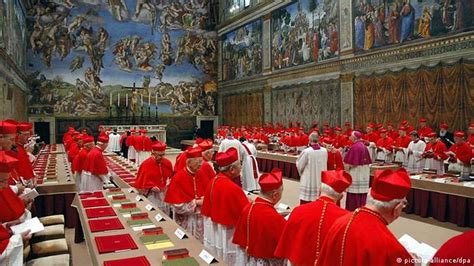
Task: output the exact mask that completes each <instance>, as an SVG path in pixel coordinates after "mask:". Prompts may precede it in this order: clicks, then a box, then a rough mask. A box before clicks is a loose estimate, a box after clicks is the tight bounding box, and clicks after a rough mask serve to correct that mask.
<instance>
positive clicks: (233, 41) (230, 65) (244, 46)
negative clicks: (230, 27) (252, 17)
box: [222, 19, 262, 80]
mask: <svg viewBox="0 0 474 266" xmlns="http://www.w3.org/2000/svg"><path fill="white" fill-rule="evenodd" d="M260 73H262V20H261V19H258V20H256V21H253V22H251V23H248V24H247V25H245V26H242V27H240V28H238V29H236V30H234V31H232V32H229V33H227V34H226V35H224V36H223V41H222V79H223V80H234V79H239V78H243V77H249V76H253V75H256V74H260Z"/></svg>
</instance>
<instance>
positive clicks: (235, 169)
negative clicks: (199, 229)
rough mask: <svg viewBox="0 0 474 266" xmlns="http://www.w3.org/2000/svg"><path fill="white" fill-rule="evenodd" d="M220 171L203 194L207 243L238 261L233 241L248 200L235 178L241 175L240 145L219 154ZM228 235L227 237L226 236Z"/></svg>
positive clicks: (228, 260)
mask: <svg viewBox="0 0 474 266" xmlns="http://www.w3.org/2000/svg"><path fill="white" fill-rule="evenodd" d="M215 160H216V164H217V165H218V166H219V171H220V172H219V173H218V174H217V176H216V177H215V178H214V180H212V181H211V182H210V183H209V184H208V186H207V188H206V192H205V194H204V201H203V205H202V210H201V213H202V215H203V216H205V218H204V245H205V246H206V247H207V248H209V249H210V250H211V252H213V253H214V254H217V256H218V257H220V258H222V259H223V260H224V262H225V263H227V264H230V265H234V264H235V263H236V255H237V246H236V245H235V244H233V243H232V236H233V234H234V230H235V225H236V224H237V221H238V219H239V217H240V214H241V213H242V210H243V209H244V207H245V206H246V205H247V203H248V202H249V201H248V199H247V197H246V196H245V193H244V192H243V190H242V189H241V188H240V187H239V186H238V185H237V184H235V183H234V182H233V181H232V180H233V179H234V178H236V177H238V176H239V175H240V171H241V168H242V166H241V164H240V160H239V157H238V152H237V149H236V148H234V147H231V148H229V149H227V150H225V151H224V152H219V153H217V154H216V158H215ZM226 239H227V240H226Z"/></svg>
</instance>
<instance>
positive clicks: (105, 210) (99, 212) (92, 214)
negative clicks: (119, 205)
mask: <svg viewBox="0 0 474 266" xmlns="http://www.w3.org/2000/svg"><path fill="white" fill-rule="evenodd" d="M86 215H87V218H89V219H92V218H99V217H107V216H117V215H116V214H115V211H114V209H113V208H112V207H102V208H93V209H86Z"/></svg>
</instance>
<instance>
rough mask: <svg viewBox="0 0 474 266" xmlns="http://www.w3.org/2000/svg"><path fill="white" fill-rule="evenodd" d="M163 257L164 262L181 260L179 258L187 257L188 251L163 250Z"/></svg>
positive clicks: (184, 249) (182, 249)
mask: <svg viewBox="0 0 474 266" xmlns="http://www.w3.org/2000/svg"><path fill="white" fill-rule="evenodd" d="M163 256H164V257H165V259H166V260H172V259H181V258H186V257H189V251H188V249H186V248H178V249H171V250H165V251H164V252H163Z"/></svg>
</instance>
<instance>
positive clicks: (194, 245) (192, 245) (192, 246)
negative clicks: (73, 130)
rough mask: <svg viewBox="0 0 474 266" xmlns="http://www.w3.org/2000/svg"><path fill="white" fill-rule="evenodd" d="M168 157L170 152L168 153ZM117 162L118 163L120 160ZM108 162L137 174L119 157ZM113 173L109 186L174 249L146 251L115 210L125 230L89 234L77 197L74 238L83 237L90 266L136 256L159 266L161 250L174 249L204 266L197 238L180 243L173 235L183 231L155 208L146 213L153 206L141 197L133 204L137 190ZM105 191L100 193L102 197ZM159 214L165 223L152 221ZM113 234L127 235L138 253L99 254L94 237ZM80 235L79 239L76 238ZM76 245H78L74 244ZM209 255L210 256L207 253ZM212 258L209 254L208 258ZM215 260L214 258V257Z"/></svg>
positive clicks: (111, 157) (135, 233) (190, 237)
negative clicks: (77, 223) (77, 226)
mask: <svg viewBox="0 0 474 266" xmlns="http://www.w3.org/2000/svg"><path fill="white" fill-rule="evenodd" d="M170 152H171V153H172V152H173V151H170ZM119 158H120V159H119ZM106 159H107V160H108V161H110V162H114V163H118V164H120V165H121V166H123V168H124V169H126V170H127V171H128V172H129V173H131V174H133V175H135V174H136V167H135V166H134V164H133V163H132V162H130V161H128V160H125V159H122V158H121V157H118V156H116V155H110V156H107V158H106ZM111 173H112V182H113V184H114V185H115V186H116V187H118V188H121V191H122V193H123V194H125V196H126V198H127V199H130V200H131V201H132V202H135V203H136V204H137V207H138V208H140V209H141V210H142V211H143V212H145V211H146V212H147V213H148V215H149V218H150V219H151V220H152V222H153V224H154V225H155V226H157V227H158V226H159V227H162V228H163V231H164V233H165V234H167V235H168V237H169V238H170V240H171V242H173V244H174V245H175V247H173V248H165V249H157V250H148V249H147V248H146V247H145V245H144V244H142V243H141V242H140V239H139V236H140V233H141V232H136V231H133V230H132V229H131V228H130V227H128V225H127V222H126V221H127V219H128V218H125V217H123V216H122V215H120V214H119V213H118V212H117V211H116V209H115V208H114V210H115V211H116V213H117V218H119V220H120V222H121V223H122V225H124V229H121V230H113V231H106V232H98V233H92V232H91V230H90V227H89V224H88V219H87V216H86V213H85V209H84V207H83V205H82V202H81V200H80V199H79V197H77V196H76V197H75V198H74V201H73V203H72V205H73V206H74V207H75V208H77V212H78V214H79V221H80V224H82V227H81V228H82V232H77V230H76V237H84V239H85V241H86V244H87V248H88V251H89V255H90V256H91V258H92V263H93V265H103V263H104V261H108V260H115V259H123V258H130V257H138V256H146V257H147V259H148V260H149V262H150V263H151V264H152V265H162V260H163V251H164V250H170V249H176V248H186V249H188V251H189V255H190V256H191V257H194V258H195V259H196V261H198V262H199V264H200V265H206V263H205V262H204V261H203V260H202V259H201V258H200V257H199V254H200V252H201V251H203V250H205V248H204V245H203V244H201V243H200V242H199V241H198V240H197V239H196V238H194V237H193V236H192V235H191V234H189V233H186V235H187V238H184V239H179V238H178V237H177V236H176V235H175V234H174V232H175V231H176V229H178V228H179V229H180V230H182V231H185V230H184V229H183V228H181V227H180V226H179V225H178V224H177V223H176V222H175V221H173V220H172V219H171V218H170V217H169V216H167V215H166V214H165V213H164V212H162V211H161V210H160V209H158V208H156V207H154V210H151V211H147V210H146V206H147V205H152V203H151V202H150V201H149V200H148V199H146V198H145V197H144V196H140V198H141V201H136V197H137V196H138V195H139V194H138V193H137V190H136V189H134V188H133V187H132V186H131V185H130V184H131V181H128V180H127V182H126V181H125V180H123V179H122V178H121V177H120V176H119V175H118V174H116V173H115V172H113V171H111ZM105 192H106V191H105V190H104V191H103V193H104V194H105ZM105 198H106V199H107V201H108V202H109V204H111V198H107V197H105ZM157 214H159V215H160V216H161V217H163V218H164V221H157V220H156V219H155V218H154V217H155V216H156V215H157ZM116 234H130V235H131V236H132V238H133V240H134V242H135V243H136V244H137V246H138V249H135V250H130V251H126V252H120V253H107V254H99V252H98V249H97V246H96V244H95V241H94V238H95V237H96V236H110V235H116ZM78 235H79V236H78ZM76 242H77V241H76ZM209 253H210V252H209ZM211 255H212V254H211ZM213 256H214V257H215V255H213ZM213 265H224V263H222V262H217V263H213Z"/></svg>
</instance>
